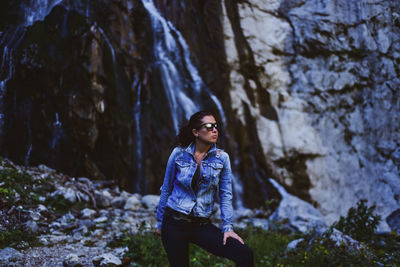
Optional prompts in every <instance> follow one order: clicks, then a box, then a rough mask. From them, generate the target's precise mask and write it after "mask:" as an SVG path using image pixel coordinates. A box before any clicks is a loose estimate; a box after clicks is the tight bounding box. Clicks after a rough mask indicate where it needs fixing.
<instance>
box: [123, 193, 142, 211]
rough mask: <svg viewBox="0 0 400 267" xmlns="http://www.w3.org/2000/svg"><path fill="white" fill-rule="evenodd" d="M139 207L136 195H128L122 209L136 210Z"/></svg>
mask: <svg viewBox="0 0 400 267" xmlns="http://www.w3.org/2000/svg"><path fill="white" fill-rule="evenodd" d="M139 207H140V200H139V198H138V197H137V196H136V195H132V196H130V197H128V198H127V199H126V201H125V206H124V210H133V211H136V210H138V209H139Z"/></svg>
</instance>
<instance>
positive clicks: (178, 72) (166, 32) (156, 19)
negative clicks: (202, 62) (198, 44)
mask: <svg viewBox="0 0 400 267" xmlns="http://www.w3.org/2000/svg"><path fill="white" fill-rule="evenodd" d="M142 2H143V5H144V7H145V8H146V10H147V11H148V12H149V14H150V16H151V21H152V26H153V29H154V37H155V38H154V39H155V44H154V51H155V57H156V60H157V65H158V66H159V67H160V70H161V75H162V80H163V85H164V89H165V90H166V95H167V98H168V103H169V105H170V108H171V112H172V116H173V120H174V128H175V131H176V133H178V130H179V129H178V124H179V123H180V122H181V121H182V119H183V116H182V113H183V114H184V115H185V116H186V119H187V120H188V119H189V116H190V115H191V114H193V113H194V112H196V111H197V110H198V109H200V108H201V107H202V103H201V102H199V101H197V102H196V103H195V102H194V101H193V100H192V99H191V98H189V97H188V95H194V97H192V98H193V99H201V97H200V95H201V92H202V90H204V91H205V92H206V93H207V95H209V96H210V98H211V100H212V101H213V102H214V103H215V105H216V107H217V109H218V111H219V113H220V116H221V120H222V125H223V126H225V125H226V117H225V112H224V110H223V107H222V104H221V102H220V101H219V100H218V98H217V97H216V96H215V95H214V94H213V93H212V92H211V91H210V90H209V88H207V86H205V85H204V82H203V80H202V79H201V77H200V75H199V72H198V70H197V68H196V67H195V66H194V65H193V63H192V61H191V60H190V50H189V47H188V45H187V43H186V41H185V39H184V38H183V36H182V34H181V33H180V32H179V31H178V30H177V29H176V28H175V27H174V26H173V25H172V23H171V22H169V21H166V20H165V19H164V18H163V17H162V16H161V14H160V13H159V12H158V10H157V8H156V7H155V5H154V3H153V0H142ZM174 36H176V37H174ZM180 51H182V54H183V57H182V56H181V55H180ZM182 63H184V66H185V67H186V70H185V69H182V68H180V66H181V65H182ZM186 73H187V75H188V76H189V77H190V80H191V87H192V88H193V90H194V92H187V89H186V87H185V84H184V82H185V80H184V78H183V77H184V75H185V74H186ZM227 138H228V139H229V134H228V132H227ZM232 177H233V190H234V192H235V194H236V196H237V197H236V198H235V205H236V207H238V208H242V207H243V203H242V191H243V189H242V183H241V181H240V180H239V179H238V174H237V172H233V173H232Z"/></svg>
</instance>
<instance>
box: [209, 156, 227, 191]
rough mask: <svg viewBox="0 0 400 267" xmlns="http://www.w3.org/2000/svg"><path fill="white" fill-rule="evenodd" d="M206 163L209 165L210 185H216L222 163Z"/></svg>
mask: <svg viewBox="0 0 400 267" xmlns="http://www.w3.org/2000/svg"><path fill="white" fill-rule="evenodd" d="M208 165H209V167H210V185H213V186H214V187H217V186H218V182H219V177H220V175H221V172H222V169H223V167H224V165H222V164H221V163H218V162H210V163H209V164H208Z"/></svg>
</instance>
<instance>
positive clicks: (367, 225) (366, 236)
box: [332, 199, 381, 242]
mask: <svg viewBox="0 0 400 267" xmlns="http://www.w3.org/2000/svg"><path fill="white" fill-rule="evenodd" d="M365 202H366V200H365V199H362V200H360V201H358V202H357V208H354V207H352V208H350V209H349V210H348V212H347V216H346V217H343V216H341V217H340V219H339V221H338V222H335V223H334V224H333V225H332V226H333V227H334V228H336V229H338V230H340V231H342V232H343V233H345V234H347V235H349V236H351V237H352V238H354V239H356V240H358V241H364V242H370V241H372V239H373V237H374V232H375V230H376V228H377V227H378V224H379V222H380V220H381V217H380V216H379V215H374V214H373V212H374V210H375V205H373V206H371V207H369V208H368V207H367V206H366V205H365Z"/></svg>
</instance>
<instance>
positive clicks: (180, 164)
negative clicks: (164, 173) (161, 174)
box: [175, 160, 190, 178]
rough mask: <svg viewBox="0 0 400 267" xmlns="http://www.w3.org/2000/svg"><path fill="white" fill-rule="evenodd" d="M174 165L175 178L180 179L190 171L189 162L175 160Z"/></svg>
mask: <svg viewBox="0 0 400 267" xmlns="http://www.w3.org/2000/svg"><path fill="white" fill-rule="evenodd" d="M175 163H176V167H177V169H178V173H177V177H179V176H181V178H182V176H186V175H187V173H188V172H189V169H190V162H187V161H183V160H177V161H175Z"/></svg>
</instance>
